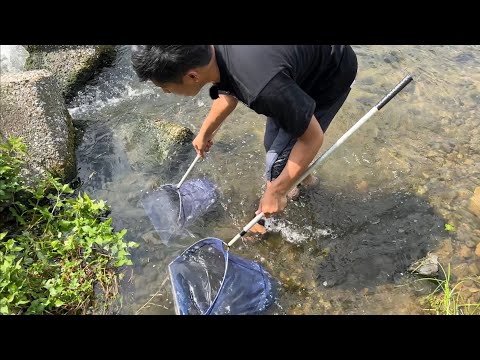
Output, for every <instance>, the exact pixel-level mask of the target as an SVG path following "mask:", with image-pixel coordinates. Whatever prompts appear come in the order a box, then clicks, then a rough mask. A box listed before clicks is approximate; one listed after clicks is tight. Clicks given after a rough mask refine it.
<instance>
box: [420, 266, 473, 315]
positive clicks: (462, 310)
mask: <svg viewBox="0 0 480 360" xmlns="http://www.w3.org/2000/svg"><path fill="white" fill-rule="evenodd" d="M439 265H440V268H441V269H442V272H443V274H444V277H445V279H443V280H442V279H437V278H423V279H419V280H429V281H433V282H434V283H435V284H437V287H436V288H435V290H434V291H433V292H432V293H430V294H429V295H428V296H426V298H424V301H425V302H426V303H427V304H428V305H429V306H430V307H429V308H428V309H426V310H427V311H431V312H434V313H435V314H436V315H478V314H480V304H471V303H469V302H467V303H466V302H465V301H464V298H463V296H462V294H461V292H460V291H459V290H458V289H459V287H460V285H461V284H462V283H464V282H465V281H466V280H473V281H475V282H478V280H475V279H463V280H460V281H458V282H457V283H456V284H455V285H453V283H452V281H451V273H450V264H448V269H447V271H446V272H445V269H444V268H443V266H442V265H441V264H440V263H439Z"/></svg>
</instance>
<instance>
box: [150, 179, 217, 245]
mask: <svg viewBox="0 0 480 360" xmlns="http://www.w3.org/2000/svg"><path fill="white" fill-rule="evenodd" d="M216 198H217V195H216V190H215V185H214V184H213V183H212V182H211V181H209V180H207V179H195V180H190V181H186V182H184V183H183V184H182V186H180V188H179V189H177V187H176V185H171V184H169V185H163V186H161V187H160V188H158V189H156V190H154V191H150V192H147V193H145V196H144V197H143V199H142V206H143V208H144V209H145V212H146V214H147V216H148V217H149V219H150V221H151V222H152V224H153V226H154V227H155V230H156V231H157V232H158V234H159V235H160V238H161V239H162V240H163V241H166V242H168V241H170V239H171V238H173V237H174V236H176V235H178V234H179V233H181V231H182V230H183V229H184V228H185V227H187V226H188V225H190V224H191V223H192V222H193V221H195V220H196V219H198V218H199V217H201V216H202V215H204V214H205V213H207V211H208V210H209V209H210V207H211V206H212V205H213V204H214V203H215V201H216Z"/></svg>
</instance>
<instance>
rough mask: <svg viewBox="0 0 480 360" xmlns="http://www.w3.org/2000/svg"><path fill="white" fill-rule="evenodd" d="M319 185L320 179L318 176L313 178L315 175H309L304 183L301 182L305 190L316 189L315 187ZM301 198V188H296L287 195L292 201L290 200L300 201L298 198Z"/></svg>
mask: <svg viewBox="0 0 480 360" xmlns="http://www.w3.org/2000/svg"><path fill="white" fill-rule="evenodd" d="M317 184H318V178H317V177H316V176H313V175H308V176H307V177H306V178H305V179H304V180H303V181H302V182H301V186H302V187H303V188H304V189H310V188H312V187H314V186H315V185H317ZM299 197H300V187H299V186H295V187H294V188H293V189H292V190H290V192H289V193H288V194H287V198H288V199H290V200H293V201H296V200H298V198H299Z"/></svg>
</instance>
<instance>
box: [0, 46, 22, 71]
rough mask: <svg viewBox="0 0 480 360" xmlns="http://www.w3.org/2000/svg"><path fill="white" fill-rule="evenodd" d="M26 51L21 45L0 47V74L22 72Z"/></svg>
mask: <svg viewBox="0 0 480 360" xmlns="http://www.w3.org/2000/svg"><path fill="white" fill-rule="evenodd" d="M27 57H28V51H27V50H25V48H24V47H23V46H22V45H0V71H1V73H2V74H5V73H12V72H20V71H23V70H24V67H25V60H26V59H27Z"/></svg>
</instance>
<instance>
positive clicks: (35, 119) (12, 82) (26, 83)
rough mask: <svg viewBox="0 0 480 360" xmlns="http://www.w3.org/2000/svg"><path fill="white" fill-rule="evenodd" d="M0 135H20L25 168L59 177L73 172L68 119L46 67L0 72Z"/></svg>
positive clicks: (72, 138)
mask: <svg viewBox="0 0 480 360" xmlns="http://www.w3.org/2000/svg"><path fill="white" fill-rule="evenodd" d="M0 135H1V141H4V140H5V139H7V138H9V137H10V136H16V137H22V138H23V141H24V142H25V143H26V145H27V151H28V153H29V155H30V159H29V160H28V165H29V170H30V171H31V172H32V173H33V174H34V175H41V174H43V172H44V170H47V171H49V172H51V173H52V174H53V175H54V176H57V177H60V178H62V179H63V180H67V181H68V180H71V179H72V178H73V177H74V176H75V174H76V161H75V149H74V130H73V124H72V119H71V117H70V114H69V113H68V111H67V108H66V106H65V103H64V100H63V98H62V96H61V93H60V89H59V87H58V83H57V81H56V79H55V78H54V76H53V75H52V74H51V73H49V72H48V71H46V70H34V71H26V72H20V73H11V74H5V75H0Z"/></svg>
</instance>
